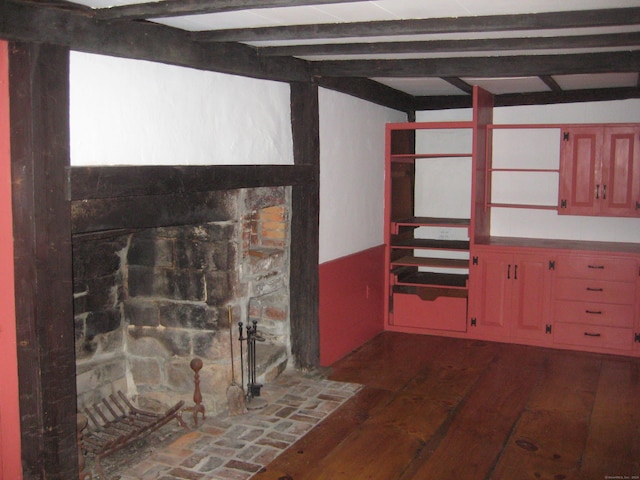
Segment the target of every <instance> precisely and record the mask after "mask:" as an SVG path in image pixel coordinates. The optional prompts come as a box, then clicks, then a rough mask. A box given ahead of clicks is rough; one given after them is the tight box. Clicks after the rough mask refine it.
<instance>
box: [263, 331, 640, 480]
mask: <svg viewBox="0 0 640 480" xmlns="http://www.w3.org/2000/svg"><path fill="white" fill-rule="evenodd" d="M331 378H332V379H334V380H339V381H348V382H356V383H360V384H362V385H364V388H363V389H362V390H361V391H360V392H359V393H358V394H357V395H356V396H355V397H354V398H353V399H352V400H350V401H349V402H347V403H346V404H345V405H344V406H343V407H342V408H340V409H339V410H338V411H337V412H335V413H334V414H333V415H331V416H330V417H329V418H328V419H326V420H325V421H324V422H323V423H321V424H320V425H319V426H318V427H316V428H315V429H314V430H312V431H311V432H310V433H309V434H307V435H306V436H305V437H304V438H302V439H301V440H300V441H299V442H297V443H296V444H294V445H293V447H291V448H290V449H289V450H288V451H286V452H285V453H283V454H282V455H280V457H278V458H277V459H276V460H275V461H274V462H273V463H272V464H270V465H269V466H268V467H267V468H266V470H265V471H264V472H261V473H259V474H257V475H256V476H255V477H254V478H255V479H256V480H303V479H314V480H315V479H331V480H338V479H349V480H361V479H380V480H391V479H399V480H408V479H416V480H430V479H434V480H446V479H456V480H474V479H492V480H497V479H504V480H519V479H551V480H561V479H576V480H591V479H594V480H596V479H597V480H605V479H633V478H636V479H637V478H640V359H632V358H625V357H617V356H608V355H597V354H589V353H580V352H568V351H560V350H552V349H543V348H537V347H527V346H520V345H509V344H500V343H491V342H480V341H472V340H459V339H450V338H443V337H430V336H422V335H406V334H396V333H390V332H385V333H383V334H381V335H379V336H377V337H376V338H375V339H373V340H372V341H370V342H369V343H367V344H366V345H364V346H363V347H361V348H360V349H358V350H357V351H355V352H353V353H352V354H350V355H349V356H347V357H346V358H344V359H342V360H340V361H339V362H337V363H336V364H335V365H334V368H333V373H332V375H331Z"/></svg>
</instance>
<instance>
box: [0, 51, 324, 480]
mask: <svg viewBox="0 0 640 480" xmlns="http://www.w3.org/2000/svg"><path fill="white" fill-rule="evenodd" d="M9 50H10V53H9V69H10V83H9V89H10V110H11V111H10V116H11V162H12V166H11V168H12V194H13V201H12V204H13V221H14V252H15V253H14V258H15V264H14V271H15V278H16V319H17V332H16V334H17V341H18V370H19V372H18V374H19V399H20V411H21V412H22V414H21V418H20V424H21V436H22V439H21V441H22V465H23V475H24V478H25V479H35V478H51V479H65V480H66V479H70V478H76V477H77V468H78V458H77V439H76V429H77V426H76V384H75V348H74V324H73V288H72V281H71V272H72V250H71V235H72V232H74V233H80V232H85V233H88V232H97V231H101V230H108V229H115V230H117V229H123V230H127V229H136V228H141V227H143V226H148V225H141V224H140V220H139V219H141V218H144V219H147V220H148V219H153V220H154V222H155V221H156V220H157V218H162V212H163V209H164V208H165V207H166V206H167V205H172V206H175V207H176V208H177V210H178V211H180V212H182V214H184V215H185V216H188V217H190V218H195V217H197V216H198V215H199V213H200V212H201V208H200V207H198V205H201V204H202V203H203V202H205V201H206V199H207V195H209V194H210V192H212V191H213V192H215V191H220V190H226V189H233V188H253V187H257V186H291V198H292V213H291V238H292V243H291V265H290V268H291V289H290V318H291V342H292V344H291V350H292V354H293V358H294V359H295V363H296V367H297V368H300V369H308V368H313V367H315V366H317V365H318V361H319V335H318V226H319V185H318V181H319V121H318V97H317V85H314V84H311V83H310V82H293V83H291V84H290V85H291V112H292V122H291V125H292V136H293V148H294V165H284V166H255V165H241V166H209V167H149V168H137V169H131V168H129V167H105V168H80V167H70V166H69V111H68V107H69V48H68V47H63V46H56V45H49V44H36V43H22V42H12V43H11V44H10V48H9ZM144 200H147V201H144ZM73 202H77V204H81V203H82V204H86V206H89V205H91V207H92V208H94V209H95V211H97V212H100V215H98V216H95V217H90V216H85V217H82V220H81V221H80V220H77V221H76V222H75V225H74V226H73V229H72V222H71V204H72V203H73ZM108 204H110V208H106V206H107V205H108ZM151 205H153V207H154V208H153V209H150V208H147V207H149V206H151ZM102 207H103V208H102ZM132 207H134V208H132ZM155 223H156V224H157V222H155ZM43 475H44V476H45V477H43Z"/></svg>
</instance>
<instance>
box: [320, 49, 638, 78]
mask: <svg viewBox="0 0 640 480" xmlns="http://www.w3.org/2000/svg"><path fill="white" fill-rule="evenodd" d="M310 63H311V66H312V67H311V68H312V71H313V74H314V75H317V76H325V77H390V78H402V77H416V78H417V77H483V78H490V77H494V78H495V77H531V76H533V77H537V76H542V75H570V74H582V73H586V74H595V73H609V72H618V73H623V72H637V71H638V70H640V50H639V51H630V52H629V51H625V52H605V53H584V54H571V55H528V56H523V55H517V56H497V57H454V58H428V59H424V58H414V59H400V60H334V61H328V60H327V61H322V62H310Z"/></svg>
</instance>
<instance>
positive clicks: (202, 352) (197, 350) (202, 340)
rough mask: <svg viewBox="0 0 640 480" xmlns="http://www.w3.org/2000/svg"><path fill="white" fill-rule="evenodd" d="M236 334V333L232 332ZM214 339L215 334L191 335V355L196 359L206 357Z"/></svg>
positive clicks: (198, 333) (201, 333) (199, 333)
mask: <svg viewBox="0 0 640 480" xmlns="http://www.w3.org/2000/svg"><path fill="white" fill-rule="evenodd" d="M234 333H236V332H234ZM215 338H216V333H215V332H197V333H194V334H193V338H192V341H193V354H194V355H195V356H196V357H207V356H208V355H209V352H210V350H211V347H212V345H213V342H214V340H215Z"/></svg>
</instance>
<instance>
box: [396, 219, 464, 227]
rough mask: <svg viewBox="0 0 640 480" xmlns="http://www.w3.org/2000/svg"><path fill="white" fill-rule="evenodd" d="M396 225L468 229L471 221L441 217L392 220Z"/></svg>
mask: <svg viewBox="0 0 640 480" xmlns="http://www.w3.org/2000/svg"><path fill="white" fill-rule="evenodd" d="M392 222H393V223H395V224H396V225H409V226H417V227H468V226H469V225H470V224H471V220H469V219H468V218H439V217H409V218H402V219H397V220H392Z"/></svg>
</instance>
